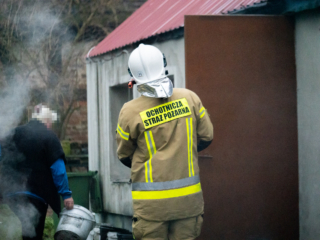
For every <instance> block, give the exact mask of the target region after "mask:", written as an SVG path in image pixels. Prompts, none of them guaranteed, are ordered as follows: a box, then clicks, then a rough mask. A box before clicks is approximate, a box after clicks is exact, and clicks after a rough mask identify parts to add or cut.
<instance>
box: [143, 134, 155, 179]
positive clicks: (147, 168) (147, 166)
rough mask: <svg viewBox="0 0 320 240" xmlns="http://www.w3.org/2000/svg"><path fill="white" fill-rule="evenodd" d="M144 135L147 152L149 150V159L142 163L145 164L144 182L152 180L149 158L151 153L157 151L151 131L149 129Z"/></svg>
mask: <svg viewBox="0 0 320 240" xmlns="http://www.w3.org/2000/svg"><path fill="white" fill-rule="evenodd" d="M144 137H145V139H146V142H147V147H148V152H149V156H150V158H149V160H148V161H147V162H146V163H145V165H144V166H145V176H146V182H153V178H152V163H151V160H152V157H153V155H154V154H155V153H156V152H157V150H156V145H155V143H154V140H153V136H152V132H151V131H148V132H144Z"/></svg>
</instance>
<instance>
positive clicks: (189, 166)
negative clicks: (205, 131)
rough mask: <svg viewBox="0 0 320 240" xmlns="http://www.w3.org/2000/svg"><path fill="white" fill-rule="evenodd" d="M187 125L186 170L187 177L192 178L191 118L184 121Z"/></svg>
mask: <svg viewBox="0 0 320 240" xmlns="http://www.w3.org/2000/svg"><path fill="white" fill-rule="evenodd" d="M186 125H187V138H188V168H189V177H191V176H194V169H193V156H192V155H193V153H192V149H193V126H192V118H187V119H186Z"/></svg>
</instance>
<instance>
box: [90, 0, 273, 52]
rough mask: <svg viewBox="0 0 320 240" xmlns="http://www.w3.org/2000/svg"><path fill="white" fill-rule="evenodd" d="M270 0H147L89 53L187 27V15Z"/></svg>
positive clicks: (207, 12) (221, 11)
mask: <svg viewBox="0 0 320 240" xmlns="http://www.w3.org/2000/svg"><path fill="white" fill-rule="evenodd" d="M266 1H267V0H148V1H147V2H146V3H144V4H143V5H142V6H141V7H140V8H139V9H138V10H136V11H135V12H134V13H133V14H132V15H131V16H130V17H129V18H127V19H126V20H125V21H124V22H123V23H122V24H121V25H120V26H119V27H117V28H116V29H115V30H114V31H113V32H112V33H110V34H109V35H108V36H107V37H106V38H105V39H104V40H102V41H101V42H100V43H99V44H98V45H97V46H96V47H95V48H94V49H93V50H92V51H91V52H90V54H89V56H90V57H93V56H97V55H100V54H103V53H106V52H109V51H112V50H115V49H117V48H120V47H123V46H126V45H129V44H132V43H135V42H138V41H141V40H143V39H147V38H149V37H152V36H155V35H158V34H161V33H165V32H168V31H172V30H174V29H177V28H179V27H183V26H184V16H185V15H214V14H224V13H228V12H229V11H233V10H237V9H241V8H246V7H250V6H252V5H254V4H257V3H261V2H266Z"/></svg>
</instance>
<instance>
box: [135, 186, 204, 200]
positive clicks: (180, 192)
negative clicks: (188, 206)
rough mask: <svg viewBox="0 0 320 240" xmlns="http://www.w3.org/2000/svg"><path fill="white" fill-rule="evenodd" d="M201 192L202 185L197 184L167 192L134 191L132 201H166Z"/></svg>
mask: <svg viewBox="0 0 320 240" xmlns="http://www.w3.org/2000/svg"><path fill="white" fill-rule="evenodd" d="M197 192H201V184H200V183H197V184H195V185H191V186H188V187H184V188H178V189H171V190H165V191H132V199H164V198H175V197H182V196H187V195H190V194H194V193H197Z"/></svg>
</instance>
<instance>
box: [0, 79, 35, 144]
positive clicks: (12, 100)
mask: <svg viewBox="0 0 320 240" xmlns="http://www.w3.org/2000/svg"><path fill="white" fill-rule="evenodd" d="M29 101H30V84H29V83H28V82H22V81H19V80H17V79H16V80H11V81H10V82H9V85H8V86H7V87H6V88H5V89H2V90H0V106H1V107H0V139H4V138H6V137H7V136H8V135H9V134H10V133H11V132H12V130H13V129H14V128H15V127H16V126H17V125H18V124H19V122H20V121H21V119H22V116H23V114H24V113H25V110H26V108H27V106H28V104H29Z"/></svg>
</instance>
